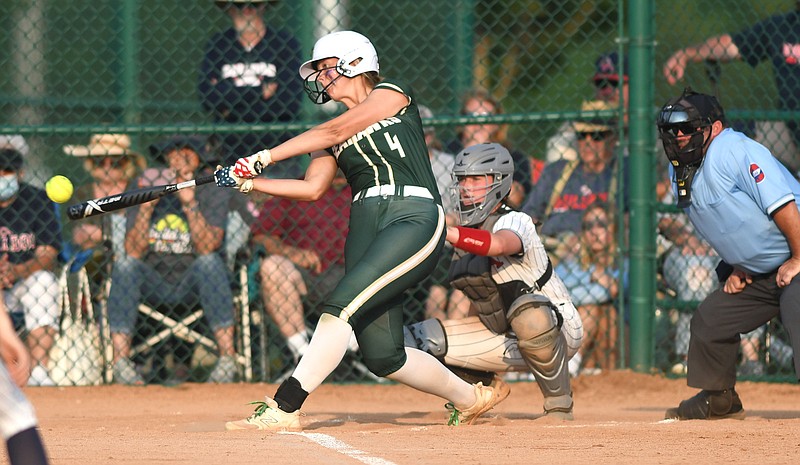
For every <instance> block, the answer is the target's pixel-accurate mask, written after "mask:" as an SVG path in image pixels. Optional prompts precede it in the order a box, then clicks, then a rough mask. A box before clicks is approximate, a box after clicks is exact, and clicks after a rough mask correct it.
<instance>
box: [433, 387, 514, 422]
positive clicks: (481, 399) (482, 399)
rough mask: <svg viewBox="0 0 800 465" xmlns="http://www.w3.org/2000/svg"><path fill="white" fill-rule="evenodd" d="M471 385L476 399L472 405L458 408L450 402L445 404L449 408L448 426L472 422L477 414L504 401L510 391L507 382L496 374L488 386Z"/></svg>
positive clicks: (479, 414) (481, 413)
mask: <svg viewBox="0 0 800 465" xmlns="http://www.w3.org/2000/svg"><path fill="white" fill-rule="evenodd" d="M473 386H474V387H475V397H476V398H477V399H476V400H475V403H474V404H473V405H472V407H470V408H468V409H464V410H459V409H457V408H456V406H455V405H453V403H452V402H448V403H446V404H445V408H447V409H448V410H450V419H449V420H448V421H447V425H448V426H458V425H460V424H462V423H463V424H467V425H471V424H473V423H474V422H475V420H477V419H478V417H479V416H481V415H483V414H484V413H486V412H488V411H489V410H491V409H493V408H494V406H495V405H497V404H499V403H500V402H502V401H504V400H505V398H506V397H508V395H509V394H510V393H511V388H510V387H508V384H506V382H505V381H503V380H502V379H500V377H499V376H496V375H495V377H494V379H493V380H492V383H491V384H490V385H489V386H484V385H483V383H477V384H473Z"/></svg>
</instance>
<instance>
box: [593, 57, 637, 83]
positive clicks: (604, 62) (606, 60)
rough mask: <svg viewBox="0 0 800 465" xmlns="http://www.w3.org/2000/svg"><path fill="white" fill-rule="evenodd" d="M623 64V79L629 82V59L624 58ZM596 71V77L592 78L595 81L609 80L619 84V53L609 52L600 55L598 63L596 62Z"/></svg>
mask: <svg viewBox="0 0 800 465" xmlns="http://www.w3.org/2000/svg"><path fill="white" fill-rule="evenodd" d="M623 62H624V63H623V70H622V79H623V80H624V81H625V82H628V60H627V57H625V56H623ZM594 69H595V72H594V76H592V80H593V81H602V80H607V81H617V82H619V81H620V78H619V53H617V52H609V53H604V54H602V55H600V56H599V57H597V61H595V62H594Z"/></svg>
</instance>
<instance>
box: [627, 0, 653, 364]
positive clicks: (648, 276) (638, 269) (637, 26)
mask: <svg viewBox="0 0 800 465" xmlns="http://www.w3.org/2000/svg"><path fill="white" fill-rule="evenodd" d="M653 11H654V2H653V0H630V1H629V2H628V15H629V16H628V18H629V25H630V28H629V30H630V48H629V53H628V55H629V60H630V110H629V122H630V141H629V143H630V160H629V162H630V167H629V168H630V171H629V180H628V181H629V187H630V302H629V309H630V345H631V350H630V354H631V361H630V366H631V368H632V369H633V370H634V371H639V372H647V371H649V370H650V368H651V367H652V364H653V352H654V341H653V316H654V311H655V290H656V288H655V282H656V280H655V275H656V269H655V265H656V260H655V258H656V256H655V255H656V253H655V252H656V250H655V210H654V207H655V184H656V176H655V164H654V153H655V129H654V124H655V122H654V118H653V108H654V106H653V96H654V85H653V81H654V62H653V59H654V48H655V42H654V35H653V31H654V24H653V22H654V18H653Z"/></svg>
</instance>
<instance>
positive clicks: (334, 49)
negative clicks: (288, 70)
mask: <svg viewBox="0 0 800 465" xmlns="http://www.w3.org/2000/svg"><path fill="white" fill-rule="evenodd" d="M325 58H338V59H339V61H338V62H337V63H336V71H337V72H338V73H339V74H341V75H342V76H345V77H350V78H351V77H354V76H357V75H359V74H362V73H367V72H370V71H374V72H376V73H377V72H378V71H379V70H380V67H379V65H378V52H376V51H375V47H374V46H373V45H372V42H370V41H369V39H367V38H366V37H365V36H363V35H361V34H359V33H358V32H355V31H339V32H332V33H330V34H328V35H326V36H323V37H322V38H320V39H319V40H318V41H317V43H316V44H314V51H313V52H312V54H311V59H310V60H308V61H306V62H305V63H303V64H302V65H301V66H300V70H299V72H300V77H302V78H303V80H304V81H305V82H304V85H305V88H306V93H307V94H308V96H309V98H311V101H313V102H314V103H325V102H327V101H328V100H330V97H329V96H328V94H327V93H325V88H322V86H321V85H319V83H318V82H317V78H318V77H319V74H320V72H322V71H323V70H317V69H315V66H314V65H315V63H316V62H318V61H319V60H324V59H325ZM329 85H330V84H329Z"/></svg>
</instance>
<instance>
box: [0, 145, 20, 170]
mask: <svg viewBox="0 0 800 465" xmlns="http://www.w3.org/2000/svg"><path fill="white" fill-rule="evenodd" d="M21 168H22V154H21V153H20V152H19V150H17V149H15V148H13V147H8V146H6V147H2V148H0V170H4V171H19V170H20V169H21Z"/></svg>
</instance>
